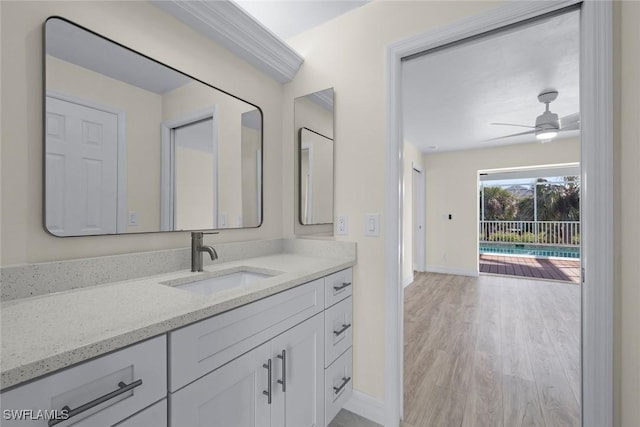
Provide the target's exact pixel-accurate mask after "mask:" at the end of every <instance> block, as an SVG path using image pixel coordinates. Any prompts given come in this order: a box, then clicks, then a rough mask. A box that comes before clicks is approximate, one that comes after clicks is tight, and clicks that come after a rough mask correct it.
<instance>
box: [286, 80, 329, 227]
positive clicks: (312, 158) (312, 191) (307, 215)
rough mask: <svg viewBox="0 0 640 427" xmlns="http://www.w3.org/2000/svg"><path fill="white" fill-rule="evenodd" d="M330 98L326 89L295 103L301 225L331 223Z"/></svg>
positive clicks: (300, 98) (301, 98)
mask: <svg viewBox="0 0 640 427" xmlns="http://www.w3.org/2000/svg"><path fill="white" fill-rule="evenodd" d="M333 98H334V96H333V89H325V90H322V91H319V92H314V93H312V94H309V95H306V96H302V97H299V98H296V99H295V101H294V109H295V113H294V116H295V118H294V120H295V126H296V129H297V135H296V137H297V141H296V142H297V143H296V145H297V153H296V154H297V155H296V157H297V175H298V182H297V187H298V191H297V196H298V197H297V198H298V221H299V223H300V224H301V225H319V224H331V223H333V148H334V147H333V144H334V142H333Z"/></svg>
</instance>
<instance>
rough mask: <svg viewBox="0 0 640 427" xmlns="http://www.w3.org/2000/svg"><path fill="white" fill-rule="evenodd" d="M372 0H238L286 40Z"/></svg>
mask: <svg viewBox="0 0 640 427" xmlns="http://www.w3.org/2000/svg"><path fill="white" fill-rule="evenodd" d="M369 1H371V0H320V1H318V0H297V1H296V0H293V1H292V0H288V1H278V0H235V2H236V3H237V4H238V5H239V6H240V7H242V8H243V9H244V10H246V11H247V12H248V13H249V14H250V15H252V16H253V17H254V18H256V19H257V20H258V21H259V22H260V23H262V25H264V26H265V27H267V28H268V29H269V30H271V31H272V32H273V33H274V34H276V35H277V36H278V37H280V38H281V39H287V38H289V37H292V36H294V35H296V34H299V33H302V32H303V31H306V30H308V29H310V28H313V27H316V26H318V25H320V24H323V23H325V22H327V21H329V20H331V19H333V18H335V17H337V16H339V15H342V14H343V13H346V12H349V11H350V10H352V9H355V8H358V7H360V6H362V5H364V4H366V3H368V2H369Z"/></svg>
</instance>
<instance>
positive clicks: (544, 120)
mask: <svg viewBox="0 0 640 427" xmlns="http://www.w3.org/2000/svg"><path fill="white" fill-rule="evenodd" d="M557 97H558V91H556V90H545V91H543V92H542V93H541V94H540V95H538V101H540V102H541V103H543V104H544V105H545V109H544V113H542V114H540V115H539V116H538V117H537V118H536V125H535V126H527V125H518V124H513V123H490V124H491V125H499V126H518V127H525V128H530V129H531V130H528V131H526V132H520V133H514V134H511V135H505V136H500V137H498V138H491V139H489V140H488V141H495V140H497V139H504V138H511V137H514V136H520V135H530V134H535V135H536V138H537V139H538V140H540V141H541V142H549V141H551V140H552V139H553V138H555V137H556V136H558V133H559V132H566V131H569V130H578V129H580V113H573V114H569V115H568V116H565V117H562V118H560V119H559V118H558V115H557V114H555V113H552V112H551V111H550V110H549V104H550V103H551V102H553V101H555V99H556V98H557Z"/></svg>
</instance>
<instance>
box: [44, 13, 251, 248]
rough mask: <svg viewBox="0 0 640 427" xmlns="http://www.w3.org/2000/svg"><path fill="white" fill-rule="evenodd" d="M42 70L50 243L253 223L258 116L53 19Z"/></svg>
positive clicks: (243, 104)
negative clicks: (67, 238) (59, 239)
mask: <svg viewBox="0 0 640 427" xmlns="http://www.w3.org/2000/svg"><path fill="white" fill-rule="evenodd" d="M44 63H45V93H44V94H43V95H44V100H45V105H46V109H45V135H44V143H45V150H44V151H45V162H44V163H45V164H44V167H45V218H44V223H45V227H46V229H47V230H48V231H49V232H50V233H52V234H54V235H56V236H83V235H100V234H122V233H141V232H158V231H181V230H203V229H226V228H244V227H257V226H259V225H260V224H261V223H262V113H261V112H260V109H259V108H258V107H257V106H255V105H253V104H250V103H248V102H246V101H243V100H241V99H239V98H237V97H235V96H233V95H230V94H228V93H226V92H224V91H222V90H219V89H217V88H214V87H213V86H210V85H208V84H206V83H204V82H202V81H200V80H197V79H195V78H192V77H190V76H188V75H186V74H184V73H182V72H180V71H177V70H176V69H174V68H172V67H170V66H168V65H165V64H162V63H160V62H158V61H155V60H153V59H151V58H148V57H146V56H144V55H142V54H139V53H137V52H135V51H133V50H131V49H128V48H126V47H124V46H122V45H120V44H117V43H115V42H113V41H111V40H108V39H106V38H104V37H102V36H100V35H98V34H95V33H93V32H91V31H89V30H86V29H84V28H82V27H80V26H78V25H76V24H73V23H71V22H69V21H67V20H65V19H61V18H49V19H48V20H47V21H46V23H45V52H44Z"/></svg>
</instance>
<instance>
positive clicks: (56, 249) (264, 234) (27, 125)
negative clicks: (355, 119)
mask: <svg viewBox="0 0 640 427" xmlns="http://www.w3.org/2000/svg"><path fill="white" fill-rule="evenodd" d="M0 8H1V10H2V12H1V19H2V21H1V29H0V31H1V81H0V84H1V87H2V107H1V110H2V116H1V131H0V135H1V138H2V142H1V146H0V147H1V151H2V154H1V159H2V165H1V169H2V170H1V187H2V206H1V210H0V211H1V213H0V216H1V218H2V223H1V224H0V227H1V237H0V246H1V248H2V250H1V252H2V259H1V260H0V264H1V265H3V266H7V265H15V264H23V263H31V262H41V261H51V260H61V259H71V258H80V257H88V256H100V255H108V254H118V253H131V252H139V251H147V250H156V249H165V248H175V247H186V246H188V245H189V235H188V233H162V234H161V233H153V234H146V235H126V236H101V237H68V238H56V237H53V236H51V235H49V234H47V233H46V232H45V231H44V229H43V227H42V158H43V154H42V91H43V84H42V80H43V79H42V68H43V67H42V60H43V59H42V31H43V23H44V21H45V19H46V18H47V17H49V16H52V15H58V16H63V17H65V18H68V19H70V20H72V21H74V22H77V23H78V24H80V25H83V26H85V27H87V28H90V29H91V30H94V31H96V32H97V33H99V34H102V35H104V36H106V37H109V38H111V39H113V40H115V41H117V42H120V43H123V44H124V45H127V46H129V47H131V48H133V49H135V50H137V51H139V52H141V53H144V54H146V55H149V56H151V57H154V58H157V59H158V60H159V61H161V62H164V63H167V64H170V65H173V66H176V67H177V68H179V69H180V70H181V71H184V72H186V73H187V74H190V75H192V76H194V77H197V78H200V79H202V80H203V81H206V82H208V83H210V84H212V85H214V86H217V87H220V88H224V89H225V90H227V91H229V92H230V93H233V94H235V95H237V96H238V97H241V98H243V99H246V100H248V101H250V102H252V103H254V104H256V105H259V106H260V107H261V108H262V110H263V112H264V114H265V123H264V131H265V135H264V151H263V153H264V176H265V181H264V188H265V194H264V207H265V212H264V224H263V226H262V227H260V228H258V229H247V230H229V231H222V232H221V233H220V234H219V235H216V236H209V237H207V239H208V242H207V243H210V242H212V243H215V242H224V241H239V240H251V239H261V238H276V237H280V236H281V235H282V206H283V204H282V198H281V190H282V168H281V165H282V142H281V127H282V86H281V85H280V84H278V83H276V82H275V81H274V80H273V79H271V78H269V77H267V76H266V75H264V74H263V73H261V72H258V71H257V70H256V69H255V68H254V67H252V66H250V65H248V64H247V63H246V62H245V61H243V60H241V59H239V58H238V57H236V56H235V55H233V54H231V53H229V52H228V51H227V50H225V49H223V48H222V47H220V46H218V45H216V44H215V43H213V42H211V41H210V40H208V39H206V38H205V37H204V36H201V35H199V34H197V33H196V32H194V31H192V30H190V29H188V28H187V27H186V26H184V25H183V24H181V23H179V22H178V21H177V20H175V19H173V18H171V17H170V16H168V15H167V14H166V13H164V12H162V11H161V10H160V9H158V8H156V7H155V6H152V5H151V4H149V3H147V2H108V1H107V2H57V1H44V2H22V1H16V2H11V1H2V2H0ZM158 163H159V161H158ZM287 206H290V204H289V205H287Z"/></svg>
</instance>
